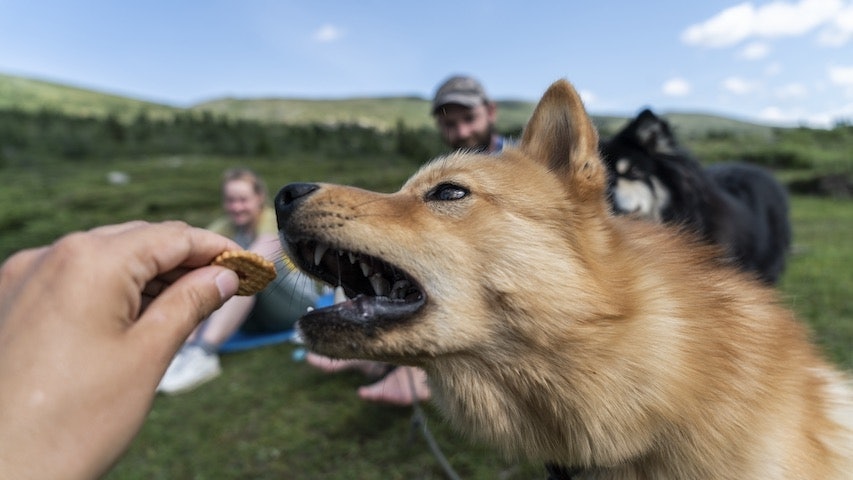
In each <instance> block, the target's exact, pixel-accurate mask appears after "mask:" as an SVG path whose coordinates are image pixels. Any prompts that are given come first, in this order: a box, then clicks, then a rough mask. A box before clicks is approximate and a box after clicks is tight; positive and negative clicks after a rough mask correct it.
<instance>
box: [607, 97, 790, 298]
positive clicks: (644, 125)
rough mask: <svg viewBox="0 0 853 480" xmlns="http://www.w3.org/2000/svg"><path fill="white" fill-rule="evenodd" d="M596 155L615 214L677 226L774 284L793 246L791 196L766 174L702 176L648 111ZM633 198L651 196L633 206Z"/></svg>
mask: <svg viewBox="0 0 853 480" xmlns="http://www.w3.org/2000/svg"><path fill="white" fill-rule="evenodd" d="M601 153H602V158H603V159H604V160H605V163H606V165H607V168H608V171H609V174H610V200H611V205H612V206H613V209H614V211H615V212H616V213H620V214H638V215H639V216H643V217H648V218H651V219H654V220H657V221H661V222H664V223H669V224H676V225H680V226H682V227H684V228H687V229H689V230H692V231H694V232H696V233H698V234H699V235H701V236H702V237H703V238H704V239H706V240H708V241H710V242H713V243H716V244H719V245H721V246H722V247H723V248H724V249H725V251H726V253H727V254H728V255H729V256H730V257H731V259H732V260H733V261H735V262H737V263H738V264H739V265H740V266H741V267H742V268H744V269H745V270H747V271H751V272H754V273H755V274H756V275H757V276H758V278H760V279H761V280H762V281H764V282H766V283H768V284H775V283H776V282H777V281H778V280H779V277H780V276H781V275H782V272H783V271H784V269H785V257H786V255H787V253H788V249H789V247H790V243H791V226H790V221H789V218H788V194H787V192H786V190H785V188H784V187H783V186H782V184H780V183H779V182H778V181H777V180H776V179H775V178H774V177H773V175H772V174H770V173H769V172H768V171H766V170H764V169H762V168H759V167H757V166H754V165H748V164H743V163H731V164H722V165H714V166H710V167H707V168H703V167H702V166H701V165H700V164H699V162H698V161H697V160H696V159H695V158H693V157H692V156H691V155H690V154H688V153H687V152H686V151H685V150H684V149H682V148H681V147H680V146H679V145H678V143H677V142H676V140H675V137H674V135H673V134H672V131H671V129H670V127H669V124H668V123H667V122H666V121H664V120H663V119H661V118H659V117H657V116H656V115H655V114H654V113H652V112H651V111H650V110H648V109H646V110H643V111H642V112H641V113H640V114H639V115H638V116H637V117H636V118H635V119H633V120H632V121H631V122H630V123H629V124H628V125H627V126H626V127H625V128H623V129H622V130H621V131H620V132H619V133H617V134H616V135H615V136H613V138H611V139H610V140H607V141H602V142H601ZM638 191H639V192H644V193H646V194H650V195H651V196H650V197H648V198H644V199H642V200H644V201H645V203H643V202H642V201H639V203H638V199H637V198H635V193H636V192H638ZM640 204H642V205H643V206H642V207H641V206H639V205H640Z"/></svg>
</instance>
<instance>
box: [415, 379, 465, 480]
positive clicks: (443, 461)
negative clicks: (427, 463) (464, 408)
mask: <svg viewBox="0 0 853 480" xmlns="http://www.w3.org/2000/svg"><path fill="white" fill-rule="evenodd" d="M406 374H407V376H408V379H409V387H410V388H411V389H412V409H413V410H414V411H413V412H412V429H416V428H417V429H418V430H420V431H421V434H422V435H423V436H424V439H425V440H426V442H427V445H429V449H430V450H431V451H432V454H433V456H435V458H436V460H437V461H438V463H439V465H441V468H442V469H444V473H445V474H446V475H447V478H449V479H450V480H461V479H460V477H459V475H457V474H456V472H455V471H454V470H453V467H451V466H450V462H448V461H447V457H445V456H444V454H443V453H442V452H441V448H439V446H438V442H436V441H435V437H433V436H432V433H431V432H430V431H429V429H428V428H427V424H426V414H425V413H424V410H423V408H421V405H420V402H419V401H418V396H417V393H416V392H415V378H414V377H413V376H412V372H411V371H410V370H408V369H407V370H406ZM418 427H420V428H418Z"/></svg>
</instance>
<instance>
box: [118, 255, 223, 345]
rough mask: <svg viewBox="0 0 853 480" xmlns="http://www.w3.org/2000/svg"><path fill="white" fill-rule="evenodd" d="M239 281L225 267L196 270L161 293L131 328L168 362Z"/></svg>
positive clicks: (208, 267) (219, 305)
mask: <svg viewBox="0 0 853 480" xmlns="http://www.w3.org/2000/svg"><path fill="white" fill-rule="evenodd" d="M238 283H239V279H238V278H237V274H236V273H234V272H233V271H232V270H229V269H227V268H224V267H219V266H206V267H201V268H198V269H195V270H193V271H191V272H189V273H187V274H186V275H183V276H182V277H181V278H179V279H178V280H177V281H176V282H175V283H173V284H172V285H170V286H169V287H168V288H166V289H165V290H164V291H163V292H162V293H160V295H158V296H157V298H155V299H154V300H153V301H152V302H151V304H150V305H148V307H147V308H146V309H145V311H144V312H143V313H142V316H141V317H140V318H139V320H137V322H136V324H135V325H134V327H133V328H132V330H134V334H136V335H139V336H140V337H142V338H141V339H139V340H140V341H143V342H146V343H149V344H150V346H151V349H150V351H149V354H154V355H155V358H158V359H160V358H163V359H164V361H165V362H168V361H169V360H171V358H172V357H173V356H174V354H175V352H177V350H178V348H180V346H181V345H182V344H183V342H184V341H185V340H186V338H187V337H188V336H189V335H190V333H192V331H193V329H195V327H196V326H197V325H198V324H199V322H200V321H201V320H203V319H204V318H206V317H207V316H208V315H210V314H211V313H213V312H214V311H215V310H216V309H218V308H219V307H221V306H222V304H223V303H225V301H226V300H228V299H229V298H231V297H232V296H233V295H234V294H235V293H237V286H238ZM151 350H153V351H151Z"/></svg>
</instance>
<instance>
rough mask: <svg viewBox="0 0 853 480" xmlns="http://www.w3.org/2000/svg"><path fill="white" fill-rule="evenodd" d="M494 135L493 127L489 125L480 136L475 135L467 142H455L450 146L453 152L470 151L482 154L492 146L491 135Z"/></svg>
mask: <svg viewBox="0 0 853 480" xmlns="http://www.w3.org/2000/svg"><path fill="white" fill-rule="evenodd" d="M494 133H495V126H494V125H489V128H488V129H487V130H486V131H485V132H484V133H483V134H482V135H475V136H473V137H471V138H469V139H467V141H461V142H456V143H455V144H453V145H451V146H452V147H453V149H454V150H470V151H474V152H484V151H486V150H488V149H489V147H490V146H491V145H492V135H493V134H494Z"/></svg>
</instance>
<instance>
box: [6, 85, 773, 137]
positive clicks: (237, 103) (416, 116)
mask: <svg viewBox="0 0 853 480" xmlns="http://www.w3.org/2000/svg"><path fill="white" fill-rule="evenodd" d="M534 107H535V103H533V102H526V101H519V100H498V108H499V111H500V114H499V117H498V118H499V122H498V127H499V128H500V129H501V130H502V131H508V130H520V129H521V127H522V126H523V125H524V124H525V123H526V122H527V119H528V118H530V114H531V113H532V112H533V108H534ZM0 108H21V109H24V110H30V111H34V110H39V109H42V108H47V109H52V110H57V111H61V112H64V113H67V114H69V115H80V116H106V115H114V116H117V117H118V118H120V119H131V118H133V117H134V116H136V115H138V114H139V113H140V112H146V114H148V115H150V116H152V117H161V116H163V117H168V116H171V115H173V114H174V113H177V112H199V113H201V112H210V113H213V114H216V115H223V116H226V117H230V118H235V119H246V120H257V121H262V122H285V123H294V124H300V123H309V122H317V123H328V124H335V123H357V124H360V125H365V126H371V127H375V128H379V129H387V128H393V127H394V126H395V125H396V124H397V122H399V121H403V122H404V123H405V124H406V125H407V126H409V127H415V128H417V127H432V125H433V120H432V117H431V116H430V113H429V108H430V102H429V100H428V99H425V98H419V97H413V96H401V97H364V98H342V99H298V98H221V99H214V100H211V101H207V102H203V103H200V104H198V105H194V106H192V107H190V108H187V109H184V108H178V107H172V106H168V105H162V104H158V103H152V102H146V101H142V100H137V99H133V98H129V97H123V96H119V95H113V94H108V93H102V92H97V91H93V90H87V89H83V88H78V87H72V86H68V85H62V84H58V83H52V82H48V81H43V80H35V79H28V78H22V77H17V76H10V75H3V74H0ZM641 108H642V106H638V107H637V111H638V112H639V111H640V109H641ZM656 113H658V114H660V115H662V116H663V117H665V118H666V119H667V120H668V121H669V122H670V124H671V125H672V126H673V127H674V128H675V130H676V133H677V135H679V136H680V137H684V138H685V139H687V138H695V137H697V136H701V135H703V134H706V133H708V132H729V133H736V134H746V135H753V136H760V137H769V136H770V134H771V132H772V130H773V127H768V126H764V125H757V124H754V123H749V122H744V121H739V120H735V119H731V118H727V117H722V116H715V115H707V114H695V113H667V112H663V111H657V112H656ZM592 116H593V120H594V121H595V123H596V125H597V126H598V128H599V129H600V131H601V133H602V135H604V136H606V135H610V134H612V133H613V132H615V131H616V130H617V129H618V128H620V127H621V126H622V125H624V124H625V122H626V121H627V120H628V119H627V118H626V117H621V116H605V115H595V114H593V115H592Z"/></svg>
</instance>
